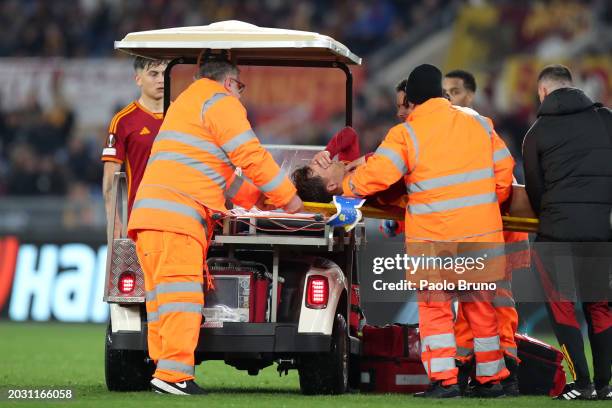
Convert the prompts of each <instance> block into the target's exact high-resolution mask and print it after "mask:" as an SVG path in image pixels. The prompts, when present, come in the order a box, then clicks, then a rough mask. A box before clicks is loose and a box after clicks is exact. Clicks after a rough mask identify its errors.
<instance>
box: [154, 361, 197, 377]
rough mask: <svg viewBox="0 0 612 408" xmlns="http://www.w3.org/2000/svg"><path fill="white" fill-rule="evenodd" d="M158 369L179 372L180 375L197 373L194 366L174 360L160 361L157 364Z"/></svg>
mask: <svg viewBox="0 0 612 408" xmlns="http://www.w3.org/2000/svg"><path fill="white" fill-rule="evenodd" d="M157 368H158V369H159V370H171V371H178V372H179V373H184V374H187V375H193V374H194V373H195V369H194V367H193V366H190V365H188V364H183V363H181V362H178V361H174V360H159V361H158V362H157Z"/></svg>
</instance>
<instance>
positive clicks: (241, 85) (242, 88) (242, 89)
mask: <svg viewBox="0 0 612 408" xmlns="http://www.w3.org/2000/svg"><path fill="white" fill-rule="evenodd" d="M230 81H234V82H235V83H236V86H237V87H238V93H239V94H241V93H242V92H244V89H245V88H246V85H245V84H243V83H242V82H240V81H239V80H237V79H236V78H230Z"/></svg>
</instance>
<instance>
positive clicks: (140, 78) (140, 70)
mask: <svg viewBox="0 0 612 408" xmlns="http://www.w3.org/2000/svg"><path fill="white" fill-rule="evenodd" d="M166 65H167V62H166V61H163V60H151V59H147V58H143V57H136V59H135V60H134V71H135V76H134V79H135V81H136V84H137V85H138V87H139V88H140V98H139V99H138V100H137V101H133V102H132V103H130V104H129V105H127V106H126V107H124V108H123V109H122V110H120V111H119V112H118V113H117V114H116V115H115V116H114V117H113V120H112V121H111V123H110V125H109V129H108V138H107V139H106V143H105V146H104V149H103V150H102V161H103V162H104V176H103V179H102V190H103V193H104V203H105V207H106V215H107V220H108V221H110V209H111V197H110V196H111V189H112V183H113V175H114V174H115V173H116V172H118V171H120V170H121V167H122V165H124V168H125V172H126V175H127V185H128V216H129V214H130V212H131V210H132V205H133V204H134V197H135V195H136V191H137V190H138V185H139V184H140V180H141V179H142V175H143V173H144V169H145V167H146V165H147V161H148V160H149V155H150V153H151V146H152V145H153V140H154V139H155V136H157V132H158V131H159V127H160V126H161V124H162V120H163V103H164V71H165V70H166ZM109 225H110V224H109ZM119 231H120V223H119V221H118V218H115V237H116V236H117V235H118V233H119Z"/></svg>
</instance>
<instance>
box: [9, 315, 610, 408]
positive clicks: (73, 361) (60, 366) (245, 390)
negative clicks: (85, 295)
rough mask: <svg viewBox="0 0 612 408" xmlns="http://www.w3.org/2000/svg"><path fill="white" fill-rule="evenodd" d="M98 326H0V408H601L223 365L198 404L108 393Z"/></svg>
mask: <svg viewBox="0 0 612 408" xmlns="http://www.w3.org/2000/svg"><path fill="white" fill-rule="evenodd" d="M104 333H105V327H104V326H103V325H81V324H60V323H8V322H0V391H1V394H0V406H15V407H27V406H34V407H43V406H44V407H53V406H66V407H105V408H107V407H120V408H129V407H147V408H153V407H191V406H193V407H224V408H229V407H239V408H246V407H248V408H251V407H291V408H301V407H304V408H319V407H334V408H341V407H350V408H358V407H376V408H384V407H398V406H402V407H415V408H418V407H432V406H448V407H494V408H502V407H513V408H517V407H537V408H541V407H544V406H547V407H548V406H551V407H552V406H569V405H571V406H573V407H575V406H588V407H593V408H596V407H609V403H607V402H603V401H602V402H589V401H585V402H564V401H553V400H551V399H550V398H547V397H520V398H518V399H513V398H502V399H497V400H475V399H454V400H452V401H448V400H447V401H441V400H435V401H431V400H427V401H422V400H418V399H415V398H413V397H412V396H411V395H398V394H396V395H367V394H358V393H354V394H347V395H340V396H325V397H306V396H302V395H301V394H300V392H299V384H298V376H297V372H296V371H295V370H294V371H290V372H289V375H288V376H283V377H279V376H278V374H277V372H276V369H275V367H274V366H273V367H269V368H267V369H265V370H263V371H262V372H260V374H259V375H258V376H255V377H250V376H249V375H248V374H247V373H246V372H242V371H237V370H235V369H234V368H232V367H229V366H226V365H224V364H223V362H218V361H210V362H205V363H204V364H202V365H200V366H199V367H198V368H197V372H196V377H197V381H198V383H199V384H200V385H201V386H203V387H204V388H206V389H207V390H208V391H209V394H208V395H206V396H202V397H177V396H168V395H157V394H154V393H151V392H138V393H136V392H134V393H115V392H109V391H108V390H107V389H106V385H105V383H104ZM50 388H55V389H58V388H71V389H72V390H73V391H74V393H75V398H74V399H73V400H70V401H58V400H54V401H50V400H46V401H36V400H18V401H17V400H11V401H9V400H8V399H7V390H8V389H50Z"/></svg>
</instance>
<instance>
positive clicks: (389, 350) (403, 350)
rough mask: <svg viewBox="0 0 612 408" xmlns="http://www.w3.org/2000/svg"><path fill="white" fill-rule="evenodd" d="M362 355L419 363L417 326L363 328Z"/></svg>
mask: <svg viewBox="0 0 612 408" xmlns="http://www.w3.org/2000/svg"><path fill="white" fill-rule="evenodd" d="M363 355H364V356H367V357H392V358H400V357H401V358H407V359H408V360H410V361H418V362H421V340H420V338H419V328H418V326H417V325H405V324H388V325H386V326H383V327H378V326H370V325H366V326H364V328H363Z"/></svg>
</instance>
